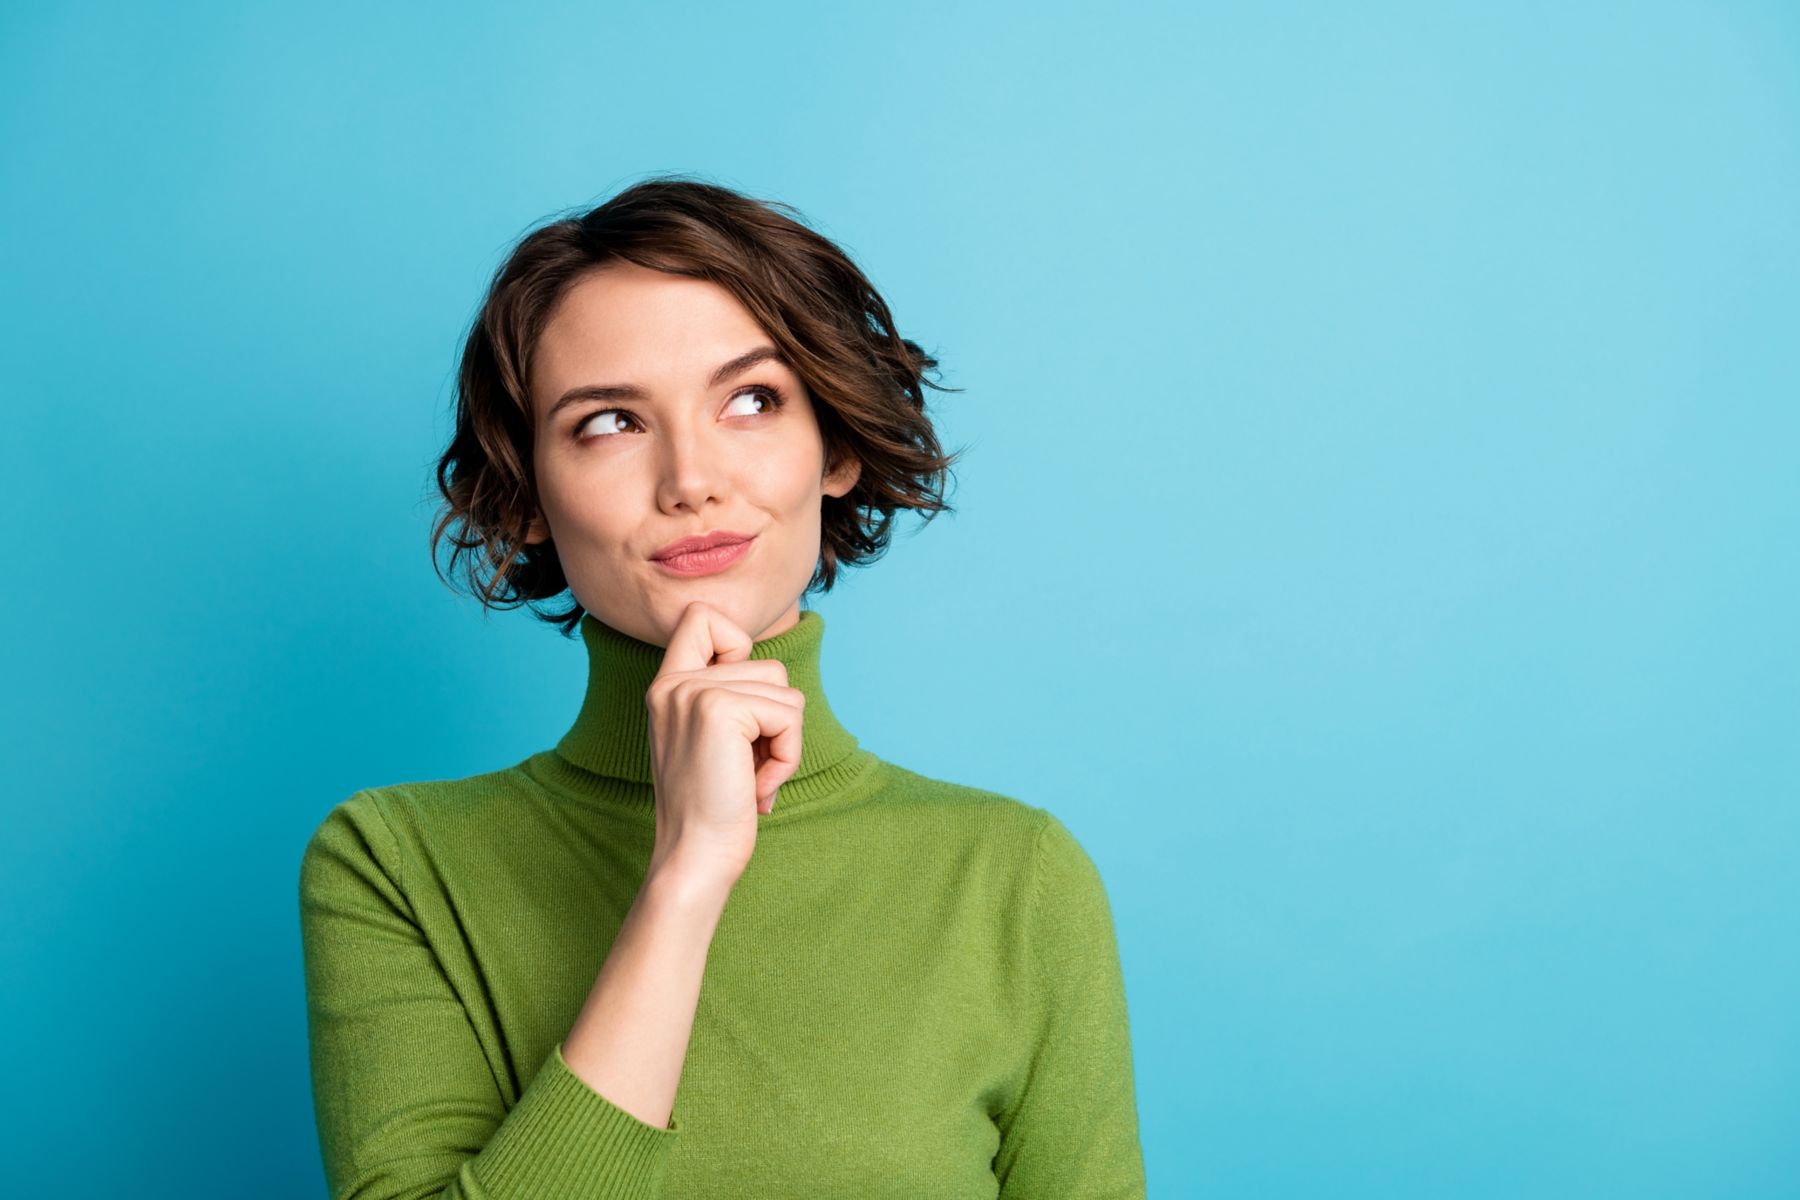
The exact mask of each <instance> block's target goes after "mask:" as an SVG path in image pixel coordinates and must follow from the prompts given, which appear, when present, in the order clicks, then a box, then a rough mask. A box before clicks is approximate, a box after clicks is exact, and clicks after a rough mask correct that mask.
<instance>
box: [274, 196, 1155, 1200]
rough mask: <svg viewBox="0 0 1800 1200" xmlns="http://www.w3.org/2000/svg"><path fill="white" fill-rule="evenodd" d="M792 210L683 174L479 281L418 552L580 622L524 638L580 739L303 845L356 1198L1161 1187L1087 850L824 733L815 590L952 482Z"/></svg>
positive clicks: (866, 323)
mask: <svg viewBox="0 0 1800 1200" xmlns="http://www.w3.org/2000/svg"><path fill="white" fill-rule="evenodd" d="M782 210H785V211H786V212H790V213H791V212H792V211H793V210H792V209H789V208H788V207H787V206H785V205H780V204H773V203H765V202H761V201H756V200H752V199H750V198H748V197H745V196H743V195H741V194H739V193H736V192H733V191H730V190H728V189H725V188H722V187H717V186H714V185H711V184H706V183H701V182H696V181H691V180H685V179H681V178H677V177H658V178H654V179H651V180H648V181H645V182H642V183H639V184H637V185H636V186H633V187H631V188H629V189H627V190H625V191H624V192H622V193H620V194H619V195H617V196H616V197H614V198H613V199H612V200H611V201H609V202H608V203H606V204H603V205H601V206H600V207H598V208H596V209H594V210H593V211H592V212H589V213H587V214H586V215H584V216H581V217H579V218H577V219H568V220H561V221H557V222H554V223H551V224H549V225H546V226H545V227H543V228H540V229H538V230H536V231H534V232H532V233H530V234H529V235H528V236H526V237H525V238H524V239H523V240H522V241H521V243H520V244H519V245H518V246H517V247H516V249H515V250H514V251H513V253H512V255H511V257H510V258H509V259H508V261H507V262H506V263H505V264H504V265H503V266H502V267H501V268H500V270H499V271H498V272H497V274H496V276H495V278H494V281H493V284H492V286H491V288H490V290H489V293H488V296H487V299H486V302H485V305H484V307H483V308H482V310H481V313H480V316H479V317H478V319H477V320H476V322H475V325H474V328H473V330H472V332H471V333H470V335H469V338H468V341H467V345H466V347H465V351H464V356H463V362H462V369H461V374H460V381H459V398H458V412H457V422H456V431H455V434H454V438H453V440H452V443H451V445H450V447H449V448H448V450H447V451H446V452H445V455H444V457H443V460H442V461H441V463H440V464H439V468H438V481H439V485H440V487H441V489H442V491H443V493H444V496H445V500H446V505H445V510H444V512H443V514H442V517H441V519H440V520H439V522H438V524H437V526H436V528H435V530H434V540H435V539H436V538H439V537H442V536H445V535H446V534H447V533H448V532H449V531H450V530H451V529H452V527H453V526H454V527H455V532H454V533H453V534H450V536H451V538H452V543H453V546H454V548H455V553H454V554H453V555H452V559H451V561H452V563H453V564H454V563H455V561H456V559H457V555H460V554H464V553H468V554H472V555H475V556H476V557H475V559H474V560H473V562H472V565H471V567H470V577H471V578H472V579H473V580H474V582H475V583H476V586H477V590H478V593H479V595H480V597H481V599H482V601H483V602H484V604H489V605H496V606H516V605H518V604H521V603H526V604H536V603H539V602H543V601H548V600H552V599H554V598H556V597H558V596H560V595H562V594H563V593H565V592H567V593H570V594H572V601H571V603H570V604H569V605H568V606H567V608H566V609H565V610H564V611H562V612H557V613H548V614H546V613H544V612H543V611H542V610H537V611H538V612H539V615H540V616H542V617H543V618H544V619H545V620H548V621H552V622H554V623H556V624H558V626H559V627H560V628H561V629H562V630H563V632H564V633H565V634H568V633H570V632H572V631H573V630H574V629H576V628H579V630H580V632H581V636H582V639H583V641H584V643H585V645H586V648H587V653H588V668H589V674H588V681H587V690H586V694H585V697H584V699H583V702H582V705H581V708H580V710H579V711H578V712H577V713H576V714H575V716H574V720H573V723H572V724H571V725H570V726H569V727H568V730H567V732H565V733H564V734H563V735H562V737H561V739H560V740H559V741H558V742H557V743H556V745H555V746H554V748H553V749H548V750H544V751H541V752H539V753H536V754H533V755H531V756H530V757H528V758H526V759H524V760H523V761H522V762H519V763H517V764H515V765H513V766H510V767H507V768H505V769H503V770H498V771H493V772H489V773H486V774H481V775H476V776H473V777H470V778H466V779H457V780H443V781H435V782H428V783H407V784H395V785H391V786H386V787H378V788H371V789H367V790H364V791H360V792H358V793H356V794H355V795H354V796H352V797H350V798H349V799H347V800H345V801H344V802H343V803H341V804H339V805H338V806H337V807H336V808H335V809H334V810H333V811H332V812H331V813H330V814H329V815H328V816H327V817H326V818H325V819H324V821H323V822H322V823H321V825H320V826H319V828H318V829H317V831H316V832H315V833H314V835H313V837H312V839H311V841H310V843H309V844H308V846H307V847H306V853H305V857H304V860H303V864H302V868H301V875H300V900H301V915H302V929H303V935H304V944H305V963H306V980H307V1000H308V1017H309V1033H310V1039H311V1054H312V1070H313V1090H314V1102H315V1106H316V1111H317V1116H318V1122H319V1136H320V1143H321V1149H322V1153H323V1158H324V1165H325V1171H326V1174H327V1177H328V1181H329V1183H330V1187H331V1191H332V1194H333V1195H334V1196H338V1197H349V1196H356V1197H362V1198H365V1200H375V1198H378V1197H399V1196H423V1195H434V1196H435V1195H442V1196H446V1197H466V1198H470V1200H473V1198H475V1197H490V1198H505V1197H561V1198H580V1197H627V1196H629V1197H651V1196H667V1197H681V1198H683V1200H691V1198H696V1197H715V1196H716V1197H731V1198H733V1200H742V1198H745V1197H780V1196H807V1197H829V1196H845V1197H859V1198H865V1200H866V1198H869V1197H880V1196H895V1197H919V1196H927V1195H930V1196H946V1197H949V1196H959V1197H960V1196H967V1197H992V1196H996V1195H999V1196H1004V1197H1026V1196H1030V1197H1050V1196H1057V1197H1099V1196H1105V1197H1127V1196H1142V1195H1143V1194H1144V1178H1143V1165H1142V1157H1141V1152H1140V1147H1139V1140H1138V1129H1137V1110H1136V1101H1135V1094H1134V1089H1133V1081H1132V1060H1131V1049H1130V1039H1129V1033H1128V1025H1127V1017H1126V1007H1125V995H1124V987H1123V978H1122V973H1121V970H1120V964H1119V957H1118V951H1117V947H1116V943H1115V941H1114V931H1113V925H1112V919H1111V913H1110V909H1109V907H1108V903H1107V899H1106V894H1105V891H1104V888H1103V886H1102V884H1101V880H1100V878H1099V876H1098V874H1097V873H1096V871H1095V868H1094V865H1093V863H1092V861H1091V859H1090V858H1089V857H1088V856H1087V855H1086V854H1085V853H1084V852H1083V850H1082V849H1081V847H1080V846H1079V845H1078V843H1077V842H1076V841H1075V839H1074V838H1073V837H1072V836H1071V835H1070V833H1069V832H1068V830H1067V829H1066V828H1065V827H1064V826H1063V825H1062V824H1061V822H1059V821H1058V820H1057V819H1056V818H1055V817H1054V816H1052V815H1051V814H1050V813H1048V812H1047V811H1045V810H1043V809H1041V808H1036V807H1033V806H1031V805H1028V804H1025V803H1022V802H1020V801H1018V800H1015V799H1011V798H1009V797H1006V796H1002V795H998V794H996V793H994V792H989V791H983V790H981V789H978V788H973V787H966V786H959V785H956V784H952V783H947V782H944V781H940V780H935V779H930V778H927V777H925V776H922V775H918V774H915V773H913V772H911V771H908V770H906V769H904V768H902V767H899V766H897V765H894V764H892V763H889V762H886V761H884V760H882V759H880V758H878V757H877V756H876V755H874V754H873V753H871V752H870V751H868V750H866V749H864V748H862V747H861V745H860V743H859V741H858V739H857V738H856V737H855V736H853V735H852V734H851V732H850V731H849V730H848V729H846V728H845V726H844V725H843V724H842V723H840V722H839V720H838V718H837V717H836V715H835V714H834V713H833V712H832V710H831V707H830V705H829V704H828V703H827V702H826V699H825V694H824V691H823V687H822V685H821V674H820V648H821V644H822V637H823V632H824V620H823V618H822V617H820V615H819V614H818V613H817V612H815V611H812V610H810V609H803V608H802V607H801V605H800V602H801V600H802V599H803V598H804V595H805V594H806V593H809V592H811V591H813V590H815V589H818V588H821V587H822V588H825V589H829V587H830V586H831V583H832V581H833V579H834V577H835V573H836V570H837V568H838V567H839V566H842V565H846V564H852V565H853V564H856V563H858V562H866V561H868V560H870V559H872V558H874V557H877V556H879V554H880V553H881V552H882V551H883V550H884V549H885V546H886V544H887V538H888V525H889V522H890V521H891V520H892V518H893V516H894V514H895V513H896V512H897V511H898V510H900V509H902V508H909V509H913V510H915V511H919V512H922V513H924V514H926V517H927V519H929V518H930V516H931V515H933V514H934V513H936V512H938V511H942V510H944V509H946V508H947V507H948V506H947V505H945V504H944V503H943V501H942V494H941V491H940V490H939V487H938V485H939V483H940V482H941V480H942V478H943V475H944V472H945V471H946V470H947V468H948V467H949V466H951V465H952V463H953V461H954V456H948V457H947V456H944V455H942V454H940V452H939V447H938V442H937V439H936V437H935V434H934V432H933V430H932V427H931V425H930V423H929V421H928V420H927V419H926V417H925V415H924V399H923V391H922V385H923V384H924V383H925V381H924V379H923V372H925V371H926V370H929V369H932V368H934V367H935V366H936V360H935V359H933V358H931V357H930V356H928V355H926V354H925V353H924V352H923V351H921V350H920V348H919V347H918V346H917V345H915V344H914V343H913V342H911V341H908V340H905V339H903V338H901V337H899V336H898V334H897V333H896V332H895V331H894V326H893V322H892V320H891V319H890V317H889V314H888V309H887V306H886V304H885V303H884V302H883V300H882V299H881V297H880V296H878V295H877V294H876V292H875V290H874V289H873V287H871V286H870V284H869V283H868V281H867V280H866V279H865V278H864V276H863V275H862V273H861V272H860V271H859V270H858V269H857V268H856V267H855V266H854V265H853V264H852V263H851V261H850V260H849V259H848V258H847V257H846V256H845V255H844V254H843V252H842V251H841V250H839V249H838V248H837V247H836V246H834V245H832V244H831V243H830V242H829V241H827V240H826V239H824V238H822V237H821V236H819V235H818V234H816V233H814V232H813V231H811V230H810V229H808V228H806V227H805V226H804V225H802V224H800V223H799V222H798V221H797V220H795V219H792V218H791V217H789V216H788V215H785V213H784V211H782ZM930 386H934V387H935V386H937V385H935V384H932V385H930ZM921 650H922V651H923V653H922V654H921V656H920V666H921V667H923V668H929V666H930V661H929V650H930V647H921ZM753 852H754V853H753Z"/></svg>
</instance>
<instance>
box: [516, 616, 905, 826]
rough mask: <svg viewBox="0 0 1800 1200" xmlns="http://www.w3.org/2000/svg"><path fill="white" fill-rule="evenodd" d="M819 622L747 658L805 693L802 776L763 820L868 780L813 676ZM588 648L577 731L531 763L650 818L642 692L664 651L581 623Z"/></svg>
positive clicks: (863, 757)
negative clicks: (777, 668) (782, 673)
mask: <svg viewBox="0 0 1800 1200" xmlns="http://www.w3.org/2000/svg"><path fill="white" fill-rule="evenodd" d="M824 635H825V618H824V617H822V616H820V615H819V614H818V613H817V612H815V611H813V610H812V609H802V610H801V611H800V620H799V622H798V623H797V624H795V625H794V626H793V627H792V628H791V629H787V630H784V631H783V632H781V633H778V634H776V635H774V636H773V637H768V638H763V639H762V640H760V641H757V642H754V643H752V645H751V647H750V657H751V658H753V659H766V658H772V659H779V660H780V661H781V662H782V663H784V664H786V666H787V676H788V686H789V687H792V688H798V689H799V690H800V691H801V692H804V693H805V694H806V709H805V716H804V718H803V724H802V728H801V734H800V741H801V745H800V768H799V770H797V771H796V772H794V775H793V776H792V778H790V779H789V780H788V781H787V782H786V783H784V784H782V785H781V790H780V792H778V793H777V794H776V799H775V811H774V812H773V813H770V814H766V815H765V816H764V817H763V820H765V821H767V820H772V819H777V818H779V817H781V816H782V814H784V813H787V812H791V811H794V810H796V809H800V808H804V807H806V806H809V805H813V804H816V803H818V802H820V801H826V800H831V799H834V798H838V797H841V796H843V795H844V794H845V793H846V791H847V790H849V789H851V788H852V786H853V785H856V784H858V783H859V782H861V781H864V780H866V778H867V776H868V774H869V769H870V768H871V767H872V766H873V765H874V763H875V762H876V761H877V760H876V758H875V756H874V755H873V754H872V753H870V752H869V751H867V750H863V749H861V748H860V747H859V745H858V743H857V739H856V737H855V735H853V734H852V733H851V732H850V731H849V730H848V729H846V728H845V727H844V726H843V724H842V723H841V722H839V721H838V719H837V715H836V714H835V713H833V712H832V711H831V705H830V704H829V703H828V702H827V701H826V699H825V686H824V681H823V678H822V676H821V675H820V671H819V656H820V648H821V645H822V643H823V640H824ZM581 639H582V641H583V642H584V643H586V645H587V653H588V680H587V692H586V695H585V696H584V697H583V699H582V702H581V709H580V711H579V712H578V713H576V715H575V723H574V724H573V725H571V726H570V727H569V731H568V732H567V733H565V734H563V736H562V740H561V741H559V742H557V744H556V748H555V750H554V751H553V752H545V753H543V754H538V755H534V756H533V759H532V762H533V765H535V766H537V767H539V768H541V770H542V772H543V774H544V775H545V776H546V777H547V778H548V779H550V780H551V781H553V782H555V783H557V784H560V785H562V786H564V787H568V788H570V789H572V790H574V791H577V792H579V793H581V794H583V795H587V796H593V797H602V798H605V799H609V800H615V801H618V802H620V803H623V804H625V805H626V806H628V807H632V808H637V809H641V810H642V811H643V812H644V814H645V815H646V816H654V813H655V788H654V780H655V776H654V775H653V774H652V773H651V769H650V713H649V710H648V709H647V708H646V707H645V705H644V693H645V692H646V691H648V690H649V687H650V682H651V680H653V679H654V678H656V672H657V671H658V670H659V669H660V668H661V666H662V661H663V655H664V653H665V648H664V647H662V646H657V645H654V644H652V643H650V642H643V641H639V640H638V639H637V638H634V637H631V636H630V635H629V634H625V633H622V632H620V631H619V630H617V629H614V628H613V627H612V626H610V625H607V624H605V623H603V622H601V621H599V620H597V619H596V618H595V617H594V616H593V614H592V613H584V614H583V615H582V618H581Z"/></svg>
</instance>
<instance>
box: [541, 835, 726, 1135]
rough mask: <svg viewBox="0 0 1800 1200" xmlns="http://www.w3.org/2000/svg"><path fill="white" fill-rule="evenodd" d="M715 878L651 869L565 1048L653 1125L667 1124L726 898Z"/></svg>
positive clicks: (674, 864)
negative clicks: (707, 959)
mask: <svg viewBox="0 0 1800 1200" xmlns="http://www.w3.org/2000/svg"><path fill="white" fill-rule="evenodd" d="M733 882H735V881H728V880H723V879H721V878H719V876H718V873H717V872H706V871H699V870H690V869H686V868H685V867H684V866H683V865H682V864H680V863H679V862H678V861H677V860H672V859H671V860H663V861H659V862H658V863H656V864H655V865H653V866H652V868H651V870H650V872H649V874H647V875H646V876H645V878H644V883H643V886H642V887H641V888H640V889H639V890H638V894H637V898H636V900H634V901H633V902H632V906H631V909H630V911H629V912H627V913H626V914H625V921H624V923H623V924H622V925H621V926H620V927H619V934H618V937H617V938H616V939H615V940H614V941H613V945H612V949H611V950H610V951H609V952H608V953H607V956H606V962H605V963H603V964H602V965H601V967H600V973H599V975H598V976H597V977H596V978H595V980H594V986H593V989H592V990H591V991H589V992H588V997H587V1002H586V1003H585V1004H583V1005H582V1008H581V1013H580V1015H579V1016H577V1017H576V1018H575V1024H574V1025H573V1026H572V1027H571V1028H570V1030H569V1035H568V1037H567V1038H566V1039H565V1040H564V1042H563V1057H564V1059H566V1060H567V1061H568V1064H569V1069H570V1070H572V1071H574V1072H575V1074H576V1075H578V1076H580V1077H581V1079H582V1080H583V1081H584V1082H586V1083H587V1085H588V1086H589V1087H591V1088H593V1089H594V1090H595V1091H596V1092H598V1093H599V1094H600V1095H602V1096H604V1097H605V1098H606V1099H608V1100H610V1101H611V1102H612V1103H614V1104H616V1105H618V1106H619V1107H620V1108H622V1109H624V1110H625V1111H626V1112H628V1113H631V1114H632V1115H633V1116H635V1117H637V1118H638V1119H639V1120H641V1121H644V1122H645V1123H647V1124H650V1125H656V1126H661V1127H667V1126H668V1123H669V1117H670V1114H671V1113H672V1112H673V1110H674V1106H675V1088H676V1085H677V1084H678V1083H679V1082H680V1079H681V1067H682V1063H683V1062H684V1061H685V1060H686V1058H687V1050H688V1040H689V1038H690V1036H691V1035H692V1033H693V1029H694V1012H695V1009H696V1008H697V1007H698V1005H699V1002H700V982H701V978H702V976H703V975H704V974H705V971H706V956H707V952H708V950H709V949H710V948H711V947H712V939H713V932H714V931H715V930H716V929H717V928H718V924H719V917H720V915H721V914H722V913H723V912H724V910H725V901H726V899H727V898H728V897H729V896H730V894H731V884H732V883H733Z"/></svg>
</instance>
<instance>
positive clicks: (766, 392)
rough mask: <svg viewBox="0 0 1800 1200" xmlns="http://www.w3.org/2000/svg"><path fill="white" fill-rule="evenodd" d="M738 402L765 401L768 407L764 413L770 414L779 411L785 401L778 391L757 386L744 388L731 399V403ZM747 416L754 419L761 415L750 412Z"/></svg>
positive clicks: (760, 385)
mask: <svg viewBox="0 0 1800 1200" xmlns="http://www.w3.org/2000/svg"><path fill="white" fill-rule="evenodd" d="M740 400H763V401H766V402H767V403H768V405H769V407H768V408H767V409H766V410H765V412H770V413H772V412H774V411H776V410H777V409H779V408H780V407H781V406H782V404H783V403H785V401H784V400H783V399H782V396H781V393H780V392H779V391H777V390H776V389H775V388H772V387H766V386H764V385H762V384H757V385H756V386H755V387H752V388H745V389H744V390H743V391H741V392H739V393H738V394H737V395H735V396H733V397H732V398H731V403H733V404H736V403H737V402H738V401H740ZM748 415H749V416H752V417H754V416H761V415H763V414H762V413H757V412H754V411H752V412H751V413H749V414H748Z"/></svg>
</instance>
